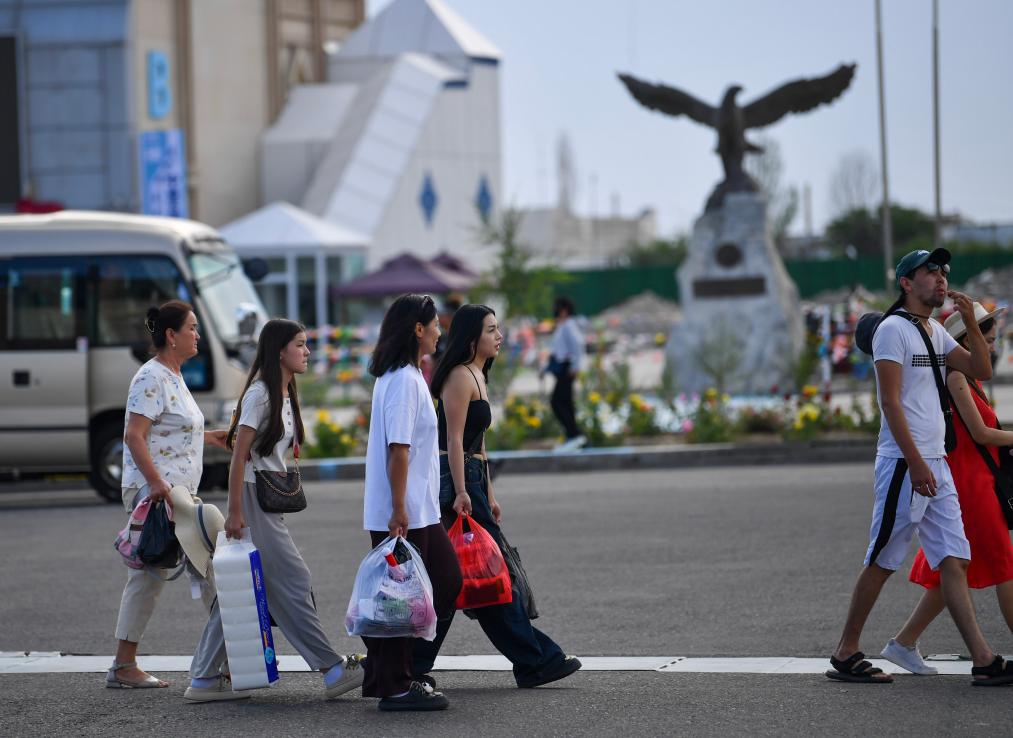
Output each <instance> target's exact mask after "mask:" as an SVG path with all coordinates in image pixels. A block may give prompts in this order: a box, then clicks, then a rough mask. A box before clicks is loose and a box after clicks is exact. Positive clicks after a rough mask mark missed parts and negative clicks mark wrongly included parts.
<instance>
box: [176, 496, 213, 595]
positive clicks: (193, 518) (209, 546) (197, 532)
mask: <svg viewBox="0 0 1013 738" xmlns="http://www.w3.org/2000/svg"><path fill="white" fill-rule="evenodd" d="M169 501H170V502H171V503H172V522H173V523H174V524H175V526H176V540H178V541H179V545H180V546H182V548H183V553H185V554H186V557H187V559H189V560H190V564H191V565H193V567H194V568H195V569H196V570H197V571H198V572H199V573H200V574H201V576H207V571H208V564H209V563H210V562H211V556H212V554H213V553H214V551H215V541H216V540H217V539H218V531H222V530H225V517H224V516H223V515H222V512H221V510H219V509H218V508H217V507H215V506H214V505H208V504H205V503H204V501H203V500H201V498H200V497H194V496H193V495H191V494H190V490H188V489H187V488H186V487H181V486H179V485H177V486H175V487H173V488H172V489H171V490H170V491H169Z"/></svg>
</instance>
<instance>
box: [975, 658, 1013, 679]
mask: <svg viewBox="0 0 1013 738" xmlns="http://www.w3.org/2000/svg"><path fill="white" fill-rule="evenodd" d="M1005 664H1006V662H1005V661H1003V658H1002V656H998V655H997V656H996V657H995V659H993V661H992V663H991V664H989V665H988V666H972V667H971V676H984V677H996V676H999V675H1001V674H1002V673H1003V671H1004V668H1003V667H1004V665H1005Z"/></svg>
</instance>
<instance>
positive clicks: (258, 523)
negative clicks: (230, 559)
mask: <svg viewBox="0 0 1013 738" xmlns="http://www.w3.org/2000/svg"><path fill="white" fill-rule="evenodd" d="M309 355H310V350H309V348H308V347H307V346H306V329H305V328H303V327H302V326H301V325H300V324H299V323H296V322H295V321H292V320H280V319H276V320H270V321H268V322H267V324H266V325H265V326H264V328H263V330H262V331H261V332H260V340H259V342H258V344H257V356H256V358H255V359H254V361H253V366H252V367H250V375H249V377H248V378H247V380H246V387H245V388H244V389H243V393H242V395H240V397H239V408H238V412H237V413H236V414H235V415H234V416H233V419H232V426H231V427H230V428H229V435H228V439H227V444H228V445H229V446H231V447H232V464H231V466H230V468H229V508H228V513H229V514H228V517H226V519H225V534H226V535H227V536H228V537H229V538H241V537H242V533H243V529H244V528H249V531H250V538H251V539H252V541H253V545H255V546H256V547H257V550H258V551H259V552H260V561H261V566H262V567H263V569H264V585H265V589H266V590H267V609H268V611H269V612H270V613H271V617H272V618H274V621H275V623H277V625H278V627H279V628H281V632H282V633H283V634H284V635H285V638H287V639H288V641H289V643H291V644H292V645H293V646H295V648H296V650H297V651H298V652H299V654H300V655H301V656H302V657H303V658H304V659H305V660H306V663H307V664H309V666H310V668H311V669H313V670H315V671H320V672H322V673H323V675H324V693H325V695H326V696H327V697H337V696H338V695H340V694H344V693H345V692H347V691H349V690H350V689H353V688H355V687H357V686H359V685H360V684H362V669H360V668H359V660H360V657H345V656H340V655H338V654H337V653H336V652H335V651H334V649H333V648H331V644H330V642H329V641H328V640H327V636H326V635H324V630H323V627H322V626H321V625H320V618H319V617H318V616H317V610H316V606H315V604H314V602H313V592H312V586H311V582H310V571H309V568H307V566H306V563H305V562H304V561H303V558H302V556H301V555H300V553H299V549H297V548H296V545H295V543H294V542H293V541H292V536H291V535H290V534H289V531H288V526H286V525H285V516H284V514H282V513H277V512H267V511H265V510H263V509H262V508H261V505H260V502H259V501H258V498H257V484H256V473H257V472H262V471H273V472H281V473H284V472H286V471H287V470H288V468H287V465H286V462H285V457H286V455H287V454H288V452H289V449H292V451H293V453H294V455H295V456H296V458H298V454H299V446H300V445H301V444H302V442H303V439H304V438H305V433H304V430H303V422H302V416H301V415H300V412H299V394H298V392H297V390H296V383H295V376H296V375H297V374H302V373H304V372H305V371H306V367H307V365H308V361H309ZM227 671H228V664H227V660H226V653H225V636H224V634H223V632H222V616H221V612H220V611H219V609H218V603H217V601H216V602H215V604H214V605H213V607H212V608H211V617H210V618H209V619H208V622H207V625H206V626H205V628H204V634H203V635H202V636H201V640H200V643H199V644H198V645H197V651H196V652H195V653H194V657H193V663H192V664H191V666H190V677H191V681H190V686H189V687H188V688H187V690H186V693H185V694H184V699H186V700H187V701H189V702H217V701H220V700H233V699H243V698H245V697H249V696H250V693H249V692H233V691H232V686H231V684H229V682H228V680H227V679H226V678H225V676H224V674H226V673H227Z"/></svg>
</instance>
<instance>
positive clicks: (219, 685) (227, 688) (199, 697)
mask: <svg viewBox="0 0 1013 738" xmlns="http://www.w3.org/2000/svg"><path fill="white" fill-rule="evenodd" d="M249 698H250V693H249V692H233V691H232V682H230V681H229V680H228V679H226V678H225V677H224V676H219V677H218V679H217V681H216V683H215V685H214V686H213V687H192V686H191V687H187V688H186V692H184V693H183V699H185V700H186V701H187V702H224V701H225V700H247V699H249Z"/></svg>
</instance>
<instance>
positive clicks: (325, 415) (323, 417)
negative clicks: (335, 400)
mask: <svg viewBox="0 0 1013 738" xmlns="http://www.w3.org/2000/svg"><path fill="white" fill-rule="evenodd" d="M317 422H318V423H330V422H331V414H330V413H329V412H327V411H326V410H317Z"/></svg>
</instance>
